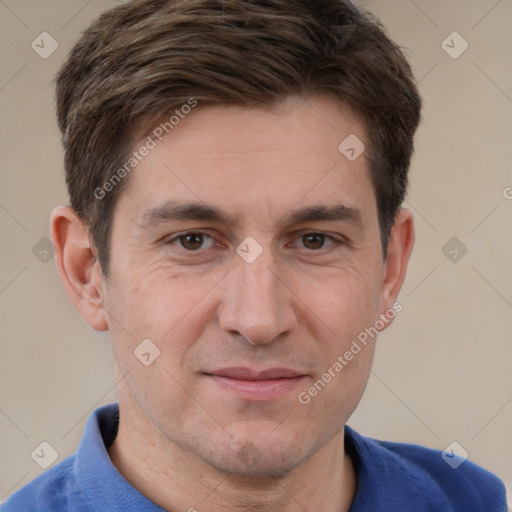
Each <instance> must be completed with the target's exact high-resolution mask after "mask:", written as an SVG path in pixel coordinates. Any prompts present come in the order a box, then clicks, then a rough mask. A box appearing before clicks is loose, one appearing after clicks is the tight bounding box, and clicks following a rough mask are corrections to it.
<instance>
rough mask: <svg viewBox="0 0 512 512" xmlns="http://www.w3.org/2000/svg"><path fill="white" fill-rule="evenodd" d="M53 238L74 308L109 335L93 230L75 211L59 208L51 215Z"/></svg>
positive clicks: (56, 259) (60, 274) (88, 321)
mask: <svg viewBox="0 0 512 512" xmlns="http://www.w3.org/2000/svg"><path fill="white" fill-rule="evenodd" d="M50 236H51V239H52V243H53V246H54V248H55V261H56V264H57V271H58V273H59V276H60V278H61V281H62V283H63V285H64V288H65V290H66V292H67V294H68V296H69V298H70V300H71V302H72V304H73V306H74V307H75V309H76V310H77V311H78V312H79V313H80V316H81V317H82V318H83V320H84V321H85V322H86V323H87V324H88V325H89V326H90V327H92V328H93V329H95V330H97V331H106V330H107V329H108V324H107V321H106V315H105V310H104V308H103V275H102V273H101V268H100V264H99V261H98V260H97V258H96V256H95V254H94V247H93V245H92V243H91V241H90V236H89V230H88V229H87V227H86V226H85V225H84V223H83V222H82V221H81V220H80V218H79V217H78V215H77V214H76V212H75V211H74V210H73V209H72V208H71V207H69V206H58V207H57V208H55V209H54V210H53V212H52V214H51V218H50Z"/></svg>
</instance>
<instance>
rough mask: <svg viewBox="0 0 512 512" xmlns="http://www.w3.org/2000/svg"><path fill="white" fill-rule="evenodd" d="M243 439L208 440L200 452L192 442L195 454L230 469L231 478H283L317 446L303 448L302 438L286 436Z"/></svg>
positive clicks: (227, 469)
mask: <svg viewBox="0 0 512 512" xmlns="http://www.w3.org/2000/svg"><path fill="white" fill-rule="evenodd" d="M245 439H246V440H245V441H244V442H238V443H233V439H230V442H229V444H227V443H226V444H224V446H219V445H217V446H216V448H215V445H212V444H210V445H209V446H208V447H204V448H206V449H205V450H204V451H203V452H202V453H199V450H198V449H199V445H196V446H195V451H196V454H197V455H199V457H200V458H201V459H202V460H203V461H204V462H205V463H206V464H208V465H209V466H211V467H213V468H214V469H216V470H217V471H219V472H221V473H229V474H230V478H237V477H242V478H243V477H257V478H260V479H265V478H272V479H276V478H283V477H286V476H287V475H289V474H290V473H291V472H292V471H293V470H294V469H295V468H296V467H297V466H299V465H300V464H301V463H303V462H304V460H305V459H307V458H308V456H309V455H312V454H313V453H314V452H315V451H316V450H315V449H314V448H313V447H311V450H310V451H306V448H307V446H308V443H305V442H304V440H302V441H301V442H296V441H295V442H294V441H293V437H292V436H290V438H289V440H284V439H282V438H281V439H274V440H273V441H269V440H268V439H267V440H265V439H264V440H261V439H258V438H256V439H258V440H254V442H251V440H250V439H254V438H253V437H251V436H247V437H246V438H245Z"/></svg>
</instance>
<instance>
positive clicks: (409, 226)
mask: <svg viewBox="0 0 512 512" xmlns="http://www.w3.org/2000/svg"><path fill="white" fill-rule="evenodd" d="M413 247H414V219H413V216H412V213H411V211H410V210H408V209H407V208H400V210H399V211H398V213H397V214H396V218H395V223H394V225H393V228H392V229H391V233H390V236H389V243H388V257H387V259H386V263H385V266H384V280H383V283H382V290H381V308H382V311H381V314H382V313H384V314H385V313H386V311H389V310H390V309H391V308H393V304H394V303H395V301H396V298H397V297H398V293H399V292H400V289H401V288H402V285H403V283H404V280H405V274H406V272H407V265H408V264H409V259H410V256H411V253H412V249H413ZM393 309H395V308H393ZM388 325H389V324H388Z"/></svg>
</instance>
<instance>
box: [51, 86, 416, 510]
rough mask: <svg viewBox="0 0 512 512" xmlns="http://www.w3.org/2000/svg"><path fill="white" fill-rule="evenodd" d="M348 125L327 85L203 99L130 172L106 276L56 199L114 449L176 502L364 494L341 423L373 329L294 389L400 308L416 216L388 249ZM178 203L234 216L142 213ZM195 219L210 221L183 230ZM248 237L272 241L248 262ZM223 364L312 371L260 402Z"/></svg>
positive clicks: (64, 255) (131, 472)
mask: <svg viewBox="0 0 512 512" xmlns="http://www.w3.org/2000/svg"><path fill="white" fill-rule="evenodd" d="M349 134H355V135H356V136H357V137H358V138H360V139H361V140H363V141H365V140H366V134H365V131H364V129H363V127H362V125H361V124H360V123H359V122H358V121H357V120H356V119H355V118H354V117H353V116H352V115H351V113H350V111H349V110H348V109H347V108H346V107H344V106H343V105H342V104H340V103H339V102H338V101H336V100H335V99H334V98H332V97H329V96H327V95H317V96H313V97H310V98H307V99H300V98H296V97H290V98H287V99H286V100H285V101H283V102H281V103H280V104H279V105H276V106H275V107H274V108H273V109H243V108H238V107H225V106H219V107H201V105H199V106H198V107H196V109H195V110H194V111H193V112H192V113H191V114H190V115H189V116H187V117H186V118H185V119H183V120H181V121H180V123H179V125H177V126H176V127H175V128H174V130H173V131H172V132H171V133H170V134H169V135H168V136H166V137H165V138H164V139H163V140H162V142H160V143H159V144H158V145H157V147H156V148H154V149H152V150H151V151H150V153H149V154H148V155H147V156H146V157H145V158H144V159H143V160H142V161H141V162H140V163H139V164H138V165H137V167H136V168H135V169H134V170H133V171H132V172H131V174H130V176H129V182H128V184H127V187H126V189H125V190H124V191H123V193H122V194H121V196H120V198H119V202H118V205H117V207H116V211H115V215H114V222H113V229H112V240H111V265H110V275H109V277H108V279H105V278H104V276H103V275H102V273H101V269H100V265H99V262H98V261H97V259H95V249H94V246H93V245H92V243H91V241H90V237H89V234H88V231H87V229H86V227H85V226H83V225H82V223H81V222H80V220H78V218H77V217H76V215H75V213H74V212H73V211H72V210H71V209H70V208H69V207H67V206H60V207H58V208H56V209H55V210H54V212H53V213H52V218H51V232H52V240H53V243H54V245H55V247H56V261H57V265H58V270H59V274H60V276H61V279H62V281H63V283H64V286H65V288H66V291H67V292H68V294H69V296H70V298H71V300H72V302H73V304H74V306H75V308H76V309H77V310H78V312H79V313H80V315H81V316H82V318H83V319H84V320H85V321H86V322H87V324H88V325H90V326H91V327H92V328H93V329H96V330H98V331H102V330H107V329H108V330H109V331H110V335H111V340H112V349H113V353H114V360H115V365H116V374H117V379H118V380H119V383H118V397H119V405H120V427H119V434H118V436H117V438H116V440H115V441H114V443H113V445H112V446H111V447H110V448H109V454H110V457H111V459H112V461H113V463H114V464H115V465H116V466H117V468H118V469H119V471H120V472H121V473H122V474H123V475H124V476H125V478H126V479H127V480H128V481H129V482H130V483H131V484H132V485H134V486H135V487H136V488H138V489H139V490H140V491H141V492H143V493H144V494H145V495H146V496H148V497H149V498H150V499H152V500H153V501H154V502H156V503H157V504H159V505H160V506H161V507H163V508H164V509H166V510H172V511H174V510H190V509H193V508H195V509H197V510H198V511H201V510H208V511H209V512H216V511H230V510H235V509H236V510H266V511H274V510H275V511H281V512H283V511H285V512H288V511H298V510H304V509H306V510H336V511H342V510H348V508H349V506H350V503H351V502H352V500H353V497H354V494H355V490H356V479H355V474H354V468H353V466H352V463H351V461H350V459H349V458H348V456H347V455H346V454H345V452H344V449H343V439H344V438H343V426H344V424H345V423H346V421H347V420H348V418H349V416H350V415H351V414H352V412H353V411H354V409H355V407H356V406H357V404H358V402H359V400H360V398H361V396H362V393H363V391H364V388H365V386H366V383H367V380H368V377H369V372H370V367H371V362H372V358H373V353H374V346H375V339H370V340H369V342H368V344H367V345H366V346H365V347H363V348H362V350H361V351H360V352H359V353H358V354H357V355H355V356H354V357H353V359H352V360H351V361H350V362H349V364H347V365H346V366H345V367H344V368H343V370H342V371H340V372H339V373H336V374H335V375H336V376H335V377H334V378H332V379H331V381H330V382H329V383H328V384H327V385H326V386H325V387H324V388H323V389H322V390H321V391H320V392H319V393H318V394H317V395H316V396H315V397H313V398H312V399H311V401H310V402H309V403H307V404H302V403H300V402H299V400H298V394H299V393H300V392H301V391H305V390H307V389H309V388H310V387H311V386H312V385H313V384H314V383H315V381H317V380H318V379H319V378H321V376H322V374H323V373H324V372H325V371H326V370H327V369H328V368H329V367H332V365H333V364H334V363H335V361H336V360H337V357H338V356H340V355H343V354H344V353H345V352H346V351H347V350H348V349H349V347H350V345H351V343H352V341H353V340H354V339H355V338H356V337H357V335H358V334H359V333H361V332H362V331H364V329H365V328H367V327H370V326H374V325H375V322H376V321H377V320H378V319H379V315H381V314H384V313H385V312H386V311H389V310H390V308H391V307H392V305H393V303H394V302H395V300H396V297H397V295H398V292H399V290H400V288H401V286H402V283H403V280H404V277H405V272H406V268H407V263H408V260H409V256H410V253H411V251H412V247H413V243H414V228H413V220H412V215H411V213H410V212H409V211H408V210H406V209H403V208H402V209H401V210H400V211H399V213H398V214H397V217H396V222H395V225H394V227H393V229H392V232H391V236H390V242H389V247H388V257H387V259H386V261H383V259H382V252H381V246H380V239H379V226H378V219H377V207H376V200H375V194H374V191H373V187H372V184H371V181H370V176H369V172H368V168H367V160H366V158H365V157H366V154H365V153H363V154H362V155H361V156H360V157H359V158H357V159H356V160H355V161H353V162H351V161H349V160H348V159H347V158H345V156H344V155H343V154H342V153H341V152H340V151H339V150H338V145H339V144H340V142H341V141H343V140H344V139H345V138H346V137H347V136H348V135H349ZM169 200H174V201H177V200H179V201H186V202H195V203H203V204H209V205H213V206H216V207H220V208H222V209H223V210H225V211H226V212H227V213H228V214H230V215H232V216H233V217H236V218H237V220H238V222H237V223H224V222H216V221H212V220H203V221H198V220H180V221H168V220H166V221H160V222H154V223H153V224H151V223H150V224H147V223H144V219H145V217H144V212H146V211H147V210H148V209H150V208H154V207H155V206H156V205H160V204H163V203H165V202H166V201H169ZM340 203H342V204H344V205H345V206H348V207H350V208H352V209H356V210H358V211H359V212H360V219H359V221H358V222H356V221H347V220H341V221H339V220H327V221H326V220H320V221H308V222H305V223H301V224H289V223H288V222H287V221H286V215H287V214H289V213H290V212H291V211H294V210H296V209H299V208H302V207H306V206H312V205H324V206H334V205H337V204H340ZM186 232H199V233H202V234H204V235H205V236H204V237H203V238H202V239H199V240H197V239H194V238H193V237H192V242H190V240H189V239H185V240H184V239H183V238H182V239H179V237H176V235H177V234H180V235H183V234H184V233H186ZM308 233H309V234H310V235H311V234H312V233H313V234H314V233H320V234H325V235H329V236H326V237H325V238H322V237H320V238H318V236H317V237H316V238H315V237H314V236H313V237H312V238H311V237H308V236H305V235H307V234H308ZM247 237H252V238H254V239H255V240H256V242H257V243H258V244H259V246H260V247H261V249H262V253H261V254H260V255H259V256H258V257H257V258H256V259H255V260H254V261H253V262H252V263H247V262H246V261H245V260H244V259H242V258H241V257H240V256H239V254H237V252H236V248H237V247H238V246H239V245H240V244H241V243H242V242H243V241H244V240H245V239H246V238H247ZM329 237H332V238H329ZM171 239H173V240H171ZM180 240H181V243H180ZM336 241H338V242H342V243H336ZM190 247H192V248H194V247H199V249H196V250H190ZM242 247H244V246H243V244H242ZM187 248H188V249H189V250H188V251H187ZM389 323H390V322H389V321H388V322H387V323H386V325H389ZM144 339H150V340H152V342H153V343H154V344H155V345H156V346H157V347H158V349H159V350H160V356H159V357H158V358H156V359H155V360H154V362H153V363H152V364H151V365H149V366H145V365H143V364H142V363H141V362H140V361H139V360H138V359H137V358H136V357H134V350H135V349H136V348H137V346H138V345H139V344H140V343H141V341H142V340H144ZM225 367H244V368H250V369H253V370H255V371H259V370H264V369H268V368H275V367H280V368H287V369H291V370H294V371H295V372H297V373H298V374H300V375H302V378H301V379H300V380H298V382H297V383H296V384H294V385H293V386H292V387H291V389H289V390H288V391H286V392H283V393H281V394H280V395H279V396H276V397H267V398H265V397H263V399H262V397H261V396H259V395H258V396H259V398H258V399H256V398H254V397H251V396H246V395H241V394H240V393H238V392H236V391H233V390H232V389H230V388H227V387H225V386H224V385H222V384H221V383H219V381H218V380H216V379H215V378H213V377H211V376H210V375H207V374H208V373H212V372H215V371H217V370H219V369H220V368H225Z"/></svg>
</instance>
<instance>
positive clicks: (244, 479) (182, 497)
mask: <svg viewBox="0 0 512 512" xmlns="http://www.w3.org/2000/svg"><path fill="white" fill-rule="evenodd" d="M120 408H121V404H120ZM120 417H121V421H120V424H119V431H118V435H117V437H116V439H115V441H114V442H113V443H112V445H111V446H110V447H109V449H108V453H109V456H110V459H111V460H112V463H113V464H114V466H116V467H117V469H118V470H119V472H120V473H121V474H122V475H123V476H124V478H125V479H126V480H127V481H128V482H129V483H130V484H131V485H132V486H133V487H135V488H136V489H138V490H139V491H140V492H141V493H142V494H144V495H145V496H146V497H148V498H149V499H150V500H151V501H153V502H154V503H156V504H157V505H159V506H160V507H162V508H163V509H165V510H168V511H177V510H186V511H189V512H194V511H196V512H202V511H206V510H207V511H208V512H231V511H233V512H234V511H235V510H236V511H237V512H240V511H251V512H255V511H260V510H261V511H265V512H303V511H304V510H326V511H336V512H346V511H348V510H349V508H350V504H351V502H352V500H353V497H354V495H355V491H356V485H357V484H356V477H355V471H354V467H353V464H352V461H351V459H350V458H349V457H348V456H347V454H346V453H345V449H344V432H343V430H341V431H340V432H339V433H338V434H337V435H336V436H334V437H333V438H332V439H331V440H330V441H329V442H328V443H327V444H326V445H325V446H323V447H322V448H320V450H318V451H317V452H316V453H315V454H313V455H312V456H311V457H310V458H309V459H307V460H306V461H304V462H303V463H302V464H301V465H300V466H298V467H297V468H295V469H294V470H293V471H291V472H290V473H289V474H288V475H286V476H284V477H280V478H273V477H272V478H271V477H261V476H258V477H253V476H247V475H235V474H228V473H221V472H219V471H217V470H216V469H214V468H212V467H211V466H210V465H208V464H206V463H204V462H203V461H202V460H201V459H200V458H199V457H197V456H195V455H194V454H192V453H190V452H187V451H185V450H183V449H182V448H181V447H180V446H178V445H177V444H176V443H174V442H173V441H171V440H169V439H167V438H166V437H164V436H163V434H162V433H161V432H160V431H159V430H158V429H157V428H156V427H155V426H154V425H153V424H152V423H151V422H150V421H149V420H148V419H147V418H146V417H143V416H142V415H140V414H137V413H136V411H134V410H133V409H131V408H126V409H121V412H120Z"/></svg>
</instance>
